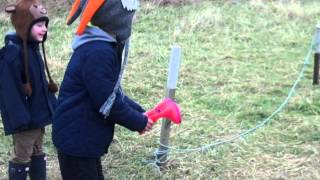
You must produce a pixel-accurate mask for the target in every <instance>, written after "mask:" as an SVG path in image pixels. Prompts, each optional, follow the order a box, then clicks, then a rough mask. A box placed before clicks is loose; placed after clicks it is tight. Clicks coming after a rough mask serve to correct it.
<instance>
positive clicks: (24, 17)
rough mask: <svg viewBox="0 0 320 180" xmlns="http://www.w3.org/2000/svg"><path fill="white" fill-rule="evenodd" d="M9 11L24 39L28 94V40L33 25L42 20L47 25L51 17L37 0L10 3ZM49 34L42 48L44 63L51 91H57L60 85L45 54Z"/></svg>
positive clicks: (29, 88) (25, 86)
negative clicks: (56, 82) (51, 71)
mask: <svg viewBox="0 0 320 180" xmlns="http://www.w3.org/2000/svg"><path fill="white" fill-rule="evenodd" d="M5 11H6V12H7V13H10V14H11V22H12V25H13V26H14V28H15V29H16V33H17V35H18V36H19V37H20V38H21V39H22V41H23V54H24V75H25V80H26V82H25V84H24V85H23V86H24V87H23V88H24V92H25V94H26V95H27V96H31V94H32V86H31V82H30V77H29V68H28V46H27V45H28V41H29V40H30V39H29V38H30V31H31V28H32V26H33V25H34V24H35V23H37V22H40V21H45V22H46V26H48V23H49V18H48V16H47V10H46V9H45V8H44V7H43V6H42V5H41V4H39V2H38V1H37V0H20V1H19V2H18V3H17V4H16V5H8V6H6V8H5ZM46 37H47V34H45V36H44V39H43V42H42V50H43V56H44V63H45V68H46V72H47V75H48V78H49V85H48V88H49V91H51V92H57V91H58V86H57V85H56V84H55V83H54V82H53V80H52V78H51V75H50V72H49V68H48V64H47V59H46V55H45V49H44V41H45V40H46Z"/></svg>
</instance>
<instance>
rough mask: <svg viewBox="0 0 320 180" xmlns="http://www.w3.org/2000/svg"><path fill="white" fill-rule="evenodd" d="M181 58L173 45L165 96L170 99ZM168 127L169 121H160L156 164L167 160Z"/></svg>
mask: <svg viewBox="0 0 320 180" xmlns="http://www.w3.org/2000/svg"><path fill="white" fill-rule="evenodd" d="M180 59H181V48H180V47H178V46H176V45H175V46H173V48H172V50H171V57H170V64H169V73H168V80H167V90H166V97H169V98H171V99H174V98H175V91H176V88H177V82H178V76H179V66H180ZM170 127H171V121H169V120H167V119H165V120H163V121H162V127H161V134H160V147H159V151H158V153H157V154H156V156H157V160H158V162H157V164H158V166H164V165H165V164H166V161H167V151H168V148H167V147H168V146H169V139H170Z"/></svg>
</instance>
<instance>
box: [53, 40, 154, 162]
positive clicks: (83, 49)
mask: <svg viewBox="0 0 320 180" xmlns="http://www.w3.org/2000/svg"><path fill="white" fill-rule="evenodd" d="M117 54H118V53H117V46H116V43H111V42H105V41H91V42H87V43H85V44H83V45H81V46H80V47H78V48H77V49H75V51H74V53H73V55H72V57H71V60H70V62H69V64H68V67H67V70H66V72H65V75H64V79H63V82H62V84H61V87H60V93H59V97H58V106H57V109H56V111H55V115H54V119H53V126H52V127H53V128H52V139H53V143H54V145H55V146H56V148H57V150H58V151H60V152H62V153H64V154H67V155H71V156H78V157H100V156H102V155H103V154H104V153H106V152H107V150H108V147H109V145H110V143H111V141H112V139H113V133H114V126H115V124H119V125H121V126H124V127H126V128H128V129H130V130H132V131H142V130H143V129H144V128H145V126H146V124H147V121H148V120H147V117H146V116H145V115H143V113H142V112H143V111H144V110H143V109H142V108H141V106H140V105H138V104H137V103H135V102H134V101H133V100H131V99H129V98H128V97H126V96H124V95H122V93H120V92H118V93H117V97H116V99H115V103H114V105H113V107H112V109H111V111H110V115H109V116H108V117H107V118H106V119H105V118H104V117H103V115H102V114H100V113H99V109H100V107H101V106H102V105H103V103H104V102H105V101H106V100H107V98H108V97H109V95H110V94H111V93H112V91H113V88H114V85H115V84H116V81H117V79H118V76H119V72H120V67H121V59H120V57H118V55H117Z"/></svg>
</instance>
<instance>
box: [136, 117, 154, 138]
mask: <svg viewBox="0 0 320 180" xmlns="http://www.w3.org/2000/svg"><path fill="white" fill-rule="evenodd" d="M153 123H154V122H153V121H152V120H151V119H148V123H147V125H146V127H145V128H144V130H142V131H141V132H139V134H140V135H142V134H144V133H146V132H148V131H151V129H152V126H153Z"/></svg>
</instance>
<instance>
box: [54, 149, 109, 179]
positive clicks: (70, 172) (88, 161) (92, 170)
mask: <svg viewBox="0 0 320 180" xmlns="http://www.w3.org/2000/svg"><path fill="white" fill-rule="evenodd" d="M58 159H59V165H60V171H61V176H62V179H63V180H74V179H77V180H103V179H104V177H103V172H102V165H101V159H100V158H85V157H75V156H69V155H66V154H63V153H61V152H58Z"/></svg>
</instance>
